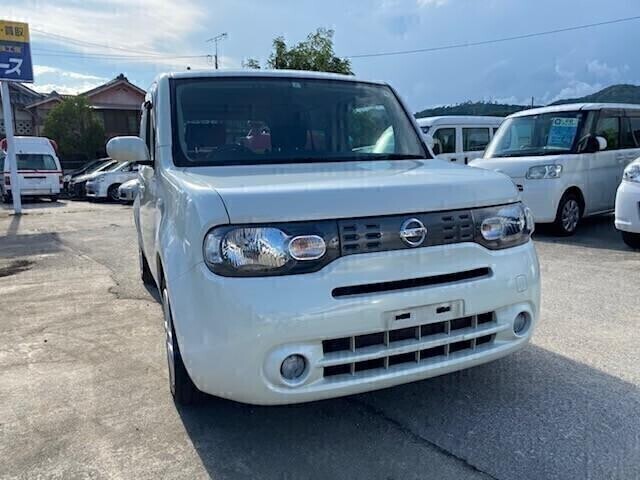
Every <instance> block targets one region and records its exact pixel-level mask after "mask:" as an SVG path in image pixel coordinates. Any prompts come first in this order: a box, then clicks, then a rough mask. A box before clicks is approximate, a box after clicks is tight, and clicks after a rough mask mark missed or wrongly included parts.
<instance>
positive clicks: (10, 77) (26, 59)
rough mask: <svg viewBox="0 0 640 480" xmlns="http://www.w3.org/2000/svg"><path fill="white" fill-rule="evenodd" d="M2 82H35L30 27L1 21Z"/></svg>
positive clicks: (0, 57) (0, 62)
mask: <svg viewBox="0 0 640 480" xmlns="http://www.w3.org/2000/svg"><path fill="white" fill-rule="evenodd" d="M0 80H6V81H9V82H25V83H31V82H33V66H32V64H31V48H30V46H29V25H27V24H26V23H20V22H9V21H5V20H0Z"/></svg>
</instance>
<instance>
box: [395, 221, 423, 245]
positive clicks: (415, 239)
mask: <svg viewBox="0 0 640 480" xmlns="http://www.w3.org/2000/svg"><path fill="white" fill-rule="evenodd" d="M400 238H401V239H402V241H403V242H404V243H406V244H407V245H409V246H410V247H419V246H420V245H422V244H423V243H424V240H425V239H426V238H427V227H425V226H424V223H422V222H421V221H420V220H418V219H417V218H410V219H408V220H405V221H404V222H402V225H401V226H400Z"/></svg>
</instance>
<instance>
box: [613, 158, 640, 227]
mask: <svg viewBox="0 0 640 480" xmlns="http://www.w3.org/2000/svg"><path fill="white" fill-rule="evenodd" d="M633 163H634V164H637V165H640V158H638V159H637V160H636V161H635V162H633ZM615 225H616V228H617V229H618V230H620V231H623V232H629V233H638V234H640V182H629V181H622V182H620V186H619V187H618V191H617V193H616V209H615Z"/></svg>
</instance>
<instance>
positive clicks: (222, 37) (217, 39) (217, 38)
mask: <svg viewBox="0 0 640 480" xmlns="http://www.w3.org/2000/svg"><path fill="white" fill-rule="evenodd" d="M227 37H228V35H227V32H224V33H221V34H219V35H216V36H215V37H211V38H210V39H209V40H207V43H208V42H213V44H214V54H213V59H214V62H215V63H214V64H215V67H216V70H218V42H220V41H222V40H225V39H226V38H227Z"/></svg>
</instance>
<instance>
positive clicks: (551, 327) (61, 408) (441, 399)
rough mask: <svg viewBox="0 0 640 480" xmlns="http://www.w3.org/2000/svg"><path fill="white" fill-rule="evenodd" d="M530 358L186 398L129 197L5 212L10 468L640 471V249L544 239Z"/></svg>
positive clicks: (573, 474) (298, 472)
mask: <svg viewBox="0 0 640 480" xmlns="http://www.w3.org/2000/svg"><path fill="white" fill-rule="evenodd" d="M535 242H536V247H537V249H538V253H539V256H540V262H541V270H542V275H543V277H542V278H543V299H542V316H541V321H540V323H539V325H538V328H537V331H536V333H535V335H534V338H533V341H532V343H531V344H530V345H529V346H527V347H526V348H525V349H523V350H522V351H520V352H518V353H516V354H514V355H512V356H509V357H506V358H504V359H501V360H498V361H496V362H493V363H489V364H486V365H483V366H480V367H476V368H473V369H470V370H465V371H462V372H458V373H455V374H450V375H445V376H441V377H437V378H433V379H430V380H425V381H422V382H418V383H414V384H408V385H404V386H400V387H395V388H391V389H387V390H381V391H377V392H371V393H367V394H363V395H358V396H352V397H346V398H341V399H336V400H329V401H323V402H315V403H310V404H303V405H295V406H284V407H254V406H247V405H242V404H238V403H234V402H231V401H226V400H221V399H216V398H212V397H211V398H208V399H207V400H206V401H204V402H203V403H202V404H201V405H198V406H194V407H189V408H176V406H175V405H174V404H173V402H172V400H171V397H170V394H169V391H168V386H167V370H166V360H165V354H164V344H163V342H164V334H163V328H162V316H161V309H160V305H159V304H158V303H157V301H156V298H157V294H156V292H155V291H154V290H153V289H150V290H147V289H146V288H145V287H144V286H143V285H142V283H141V282H140V281H139V279H138V264H137V250H136V249H137V246H136V237H135V232H134V227H133V220H132V215H131V207H129V206H123V205H115V204H105V203H84V202H66V201H63V202H59V203H56V204H54V203H34V204H26V205H25V214H24V215H22V216H21V217H15V216H12V215H10V211H9V210H8V209H6V208H3V207H0V478H3V479H5V478H24V479H32V478H61V479H62V478H64V479H67V478H96V479H102V478H105V479H112V478H118V479H120V478H127V479H128V478H135V479H147V478H148V479H156V478H189V479H193V478H215V479H257V478H260V479H262V478H265V479H307V478H309V479H316V478H317V479H328V478H331V479H339V478H348V479H360V478H362V479H385V480H388V479H398V480H400V479H402V480H404V479H413V478H415V479H425V478H437V479H467V478H469V479H475V478H484V479H487V478H488V479H491V478H494V479H536V480H539V479H563V480H566V479H585V478H589V479H638V478H640V389H639V387H640V349H639V348H638V346H639V345H640V329H639V328H638V327H639V324H640V295H639V293H640V252H634V251H631V250H630V249H628V248H627V247H626V246H625V245H624V244H623V243H622V241H621V239H620V237H619V235H618V234H617V232H615V230H614V228H613V220H612V217H611V216H603V217H597V218H595V219H593V220H590V221H588V222H586V224H585V225H584V226H582V228H581V229H580V231H579V232H578V234H577V235H576V236H574V237H571V238H561V239H560V238H556V237H554V236H552V235H551V234H549V233H548V232H545V231H539V232H537V233H536V236H535Z"/></svg>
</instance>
